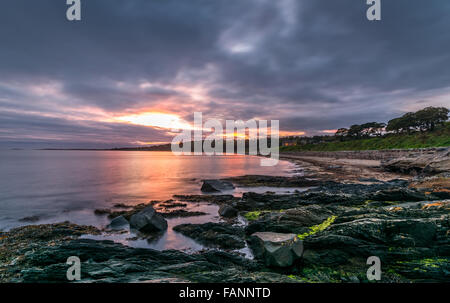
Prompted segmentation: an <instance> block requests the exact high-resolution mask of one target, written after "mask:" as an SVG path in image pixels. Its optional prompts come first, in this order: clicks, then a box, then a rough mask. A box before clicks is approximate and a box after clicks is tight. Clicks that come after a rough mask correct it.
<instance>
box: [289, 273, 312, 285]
mask: <svg viewBox="0 0 450 303" xmlns="http://www.w3.org/2000/svg"><path fill="white" fill-rule="evenodd" d="M288 278H289V279H292V280H295V281H298V282H306V283H317V281H313V280H310V279H307V278H305V277H300V276H295V275H289V276H288Z"/></svg>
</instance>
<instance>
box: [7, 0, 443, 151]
mask: <svg viewBox="0 0 450 303" xmlns="http://www.w3.org/2000/svg"><path fill="white" fill-rule="evenodd" d="M365 2H366V1H363V0H358V1H356V0H340V1H329V0H314V1H312V0H303V1H300V0H279V1H272V0H247V1H242V0H190V1H180V0H164V1H160V0H130V1H120V0H89V1H86V0H84V1H82V4H83V10H82V21H81V22H68V21H67V20H66V19H65V10H66V8H67V6H66V5H65V1H53V0H38V1H27V0H6V1H3V2H2V4H1V9H0V45H1V47H0V113H1V116H2V119H1V120H0V125H1V127H0V129H1V130H2V132H0V135H1V137H0V142H2V143H1V144H2V145H8V144H9V143H11V142H16V143H17V142H38V143H39V144H40V143H45V142H50V141H51V142H53V141H54V140H53V139H51V138H59V139H58V140H62V141H59V142H60V143H61V144H69V143H70V142H72V144H80V145H83V146H87V145H91V144H92V145H95V144H100V145H102V144H109V143H107V142H106V141H105V140H104V139H103V138H108V139H110V140H111V141H109V142H114V143H113V145H115V144H116V143H117V144H125V145H127V144H130V143H132V142H135V141H162V139H163V138H166V139H167V135H166V134H165V132H164V131H161V130H155V129H152V128H146V127H137V126H127V127H125V126H124V125H123V124H114V123H109V124H108V123H106V124H105V123H100V122H95V121H97V120H96V119H95V117H93V118H92V121H91V122H86V121H88V119H86V115H88V114H89V113H88V112H87V113H86V114H85V116H83V119H69V118H68V117H67V115H72V114H74V112H75V111H77V108H79V109H80V110H83V108H86V107H90V108H96V109H98V111H100V112H103V113H104V114H111V115H115V116H116V115H118V114H120V113H121V112H132V111H135V110H139V109H140V108H153V107H154V108H164V109H165V110H170V111H173V112H176V113H179V114H180V115H181V116H182V117H185V118H191V117H192V113H193V111H194V110H196V111H202V112H203V113H204V115H205V116H206V117H218V118H223V119H236V120H237V119H244V120H246V119H250V118H254V117H259V118H265V119H279V120H280V125H281V127H282V128H284V129H285V130H290V131H295V130H299V131H300V130H308V131H309V132H310V133H314V132H317V131H320V130H324V129H334V128H338V127H343V126H347V125H349V124H353V123H359V122H365V121H386V120H388V119H390V118H392V117H394V116H396V115H398V114H401V113H402V112H405V111H409V110H413V109H418V108H420V107H424V106H427V105H430V104H431V105H441V106H450V101H449V100H448V99H446V98H445V95H448V94H449V86H450V84H449V83H450V69H448V66H450V53H449V52H448V51H447V50H448V49H450V36H449V35H448V29H449V28H450V19H449V18H448V14H447V12H448V10H449V9H450V3H449V2H448V1H441V0H430V1H422V0H396V1H382V21H381V22H369V21H367V20H366V18H365V11H366V9H367V5H366V4H365ZM146 84H148V85H146ZM46 85H47V86H50V88H48V87H47V90H48V91H46V90H43V91H39V86H44V87H46ZM36 86H37V87H38V90H37V91H36ZM195 87H201V88H202V89H203V91H202V93H203V95H202V96H201V97H198V96H195V95H194V94H195V93H193V92H192V91H190V88H195ZM443 96H444V97H443ZM68 111H69V112H68ZM76 114H77V115H79V114H80V113H76ZM30 115H31V116H30ZM55 117H57V118H55ZM55 119H57V120H55ZM80 121H85V122H83V123H81V122H80ZM12 134H14V135H12ZM12 136H14V138H12ZM49 138H50V139H49ZM61 138H63V139H61ZM151 138H153V139H151ZM13 139H14V140H13ZM150 139H151V140H150ZM36 140H37V141H36ZM96 140H98V141H96ZM112 140H115V141H112ZM96 142H97V143H96ZM58 144H59V143H58Z"/></svg>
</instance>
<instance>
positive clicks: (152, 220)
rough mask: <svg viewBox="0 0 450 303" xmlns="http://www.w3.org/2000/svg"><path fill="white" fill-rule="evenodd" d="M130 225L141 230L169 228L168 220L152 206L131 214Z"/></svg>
mask: <svg viewBox="0 0 450 303" xmlns="http://www.w3.org/2000/svg"><path fill="white" fill-rule="evenodd" d="M130 226H131V227H132V228H134V229H137V230H139V231H140V232H158V231H163V230H166V229H167V221H166V219H164V218H163V216H161V215H160V214H158V213H157V212H156V210H155V209H154V208H153V207H152V206H148V207H146V208H144V209H143V210H142V211H140V212H138V213H137V214H135V215H133V216H131V218H130Z"/></svg>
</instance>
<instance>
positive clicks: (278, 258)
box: [249, 232, 303, 267]
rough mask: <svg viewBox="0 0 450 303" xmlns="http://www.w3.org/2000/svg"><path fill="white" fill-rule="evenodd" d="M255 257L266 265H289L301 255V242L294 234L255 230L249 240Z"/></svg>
mask: <svg viewBox="0 0 450 303" xmlns="http://www.w3.org/2000/svg"><path fill="white" fill-rule="evenodd" d="M249 244H250V247H251V248H252V250H253V253H254V255H255V257H256V258H258V259H262V260H264V262H265V264H266V266H274V267H289V266H291V265H292V264H294V262H295V261H296V260H297V259H299V258H301V257H302V255H303V242H302V241H301V240H300V239H299V238H298V237H297V235H296V234H283V233H274V232H257V233H254V234H252V236H251V237H250V240H249Z"/></svg>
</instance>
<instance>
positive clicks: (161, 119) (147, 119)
mask: <svg viewBox="0 0 450 303" xmlns="http://www.w3.org/2000/svg"><path fill="white" fill-rule="evenodd" d="M118 120H119V121H122V122H128V123H131V124H135V125H143V126H153V127H160V128H167V129H192V126H191V125H190V124H189V123H187V122H186V121H184V120H183V119H181V118H180V117H179V116H177V115H175V114H166V113H158V112H145V113H141V114H135V115H129V116H122V117H119V118H118Z"/></svg>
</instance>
